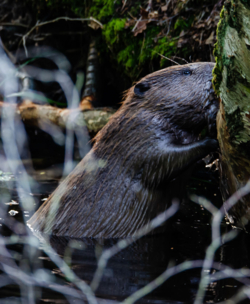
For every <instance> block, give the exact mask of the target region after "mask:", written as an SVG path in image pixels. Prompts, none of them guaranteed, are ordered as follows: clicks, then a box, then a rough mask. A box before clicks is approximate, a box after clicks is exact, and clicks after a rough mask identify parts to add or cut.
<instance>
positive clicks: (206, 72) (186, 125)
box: [124, 62, 218, 132]
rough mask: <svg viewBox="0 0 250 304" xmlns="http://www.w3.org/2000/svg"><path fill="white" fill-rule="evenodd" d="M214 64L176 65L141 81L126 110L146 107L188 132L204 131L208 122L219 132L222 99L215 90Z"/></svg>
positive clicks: (134, 88)
mask: <svg viewBox="0 0 250 304" xmlns="http://www.w3.org/2000/svg"><path fill="white" fill-rule="evenodd" d="M213 68H214V63H210V62H209V63H208V62H199V63H191V64H186V65H178V66H172V67H169V68H166V69H163V70H160V71H157V72H155V73H152V74H150V75H148V76H146V77H144V78H143V79H141V80H140V81H139V82H138V83H137V84H136V85H135V86H134V87H132V88H131V89H130V90H129V92H128V94H127V96H126V100H125V102H124V105H126V107H132V108H134V107H144V108H148V109H150V111H152V112H153V113H155V114H156V115H158V116H159V117H161V118H162V119H163V118H164V119H165V120H166V121H168V123H171V124H174V125H177V126H178V127H179V128H182V129H185V130H192V131H193V132H196V131H197V130H199V131H200V128H201V127H203V126H204V124H205V121H204V118H205V120H206V122H207V123H208V126H209V131H210V132H211V131H213V132H214V131H215V118H216V114H217V111H218V100H217V99H216V97H215V95H214V91H213V88H212V83H211V79H212V70H213Z"/></svg>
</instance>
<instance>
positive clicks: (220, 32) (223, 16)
mask: <svg viewBox="0 0 250 304" xmlns="http://www.w3.org/2000/svg"><path fill="white" fill-rule="evenodd" d="M227 16H228V11H227V9H226V7H225V6H224V7H223V8H222V10H221V13H220V21H219V23H218V26H217V31H216V34H217V42H216V43H215V46H214V57H215V62H216V63H215V67H214V69H213V80H212V83H213V87H214V91H215V93H216V94H217V96H219V95H220V85H221V81H222V71H223V47H224V38H225V33H226V27H227Z"/></svg>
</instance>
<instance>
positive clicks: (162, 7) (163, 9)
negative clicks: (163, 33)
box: [161, 4, 168, 12]
mask: <svg viewBox="0 0 250 304" xmlns="http://www.w3.org/2000/svg"><path fill="white" fill-rule="evenodd" d="M167 9H168V4H166V5H163V6H161V11H162V12H166V11H167Z"/></svg>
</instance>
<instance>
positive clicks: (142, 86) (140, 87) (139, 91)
mask: <svg viewBox="0 0 250 304" xmlns="http://www.w3.org/2000/svg"><path fill="white" fill-rule="evenodd" d="M149 89H150V85H149V83H148V82H139V83H137V84H136V85H135V87H134V93H135V95H137V96H138V97H142V96H143V95H144V92H146V91H147V90H149Z"/></svg>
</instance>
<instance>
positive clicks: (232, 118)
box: [225, 108, 244, 141]
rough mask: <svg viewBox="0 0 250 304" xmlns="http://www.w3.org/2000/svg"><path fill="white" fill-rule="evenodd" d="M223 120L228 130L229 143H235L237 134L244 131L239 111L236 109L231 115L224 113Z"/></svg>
mask: <svg viewBox="0 0 250 304" xmlns="http://www.w3.org/2000/svg"><path fill="white" fill-rule="evenodd" d="M225 118H226V124H227V127H228V129H229V130H230V139H231V141H235V140H237V136H238V134H239V133H240V132H241V131H242V130H243V129H244V124H243V122H242V115H241V110H240V109H239V108H237V109H236V110H235V111H234V112H233V113H231V114H228V113H225ZM235 122H237V123H235Z"/></svg>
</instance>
